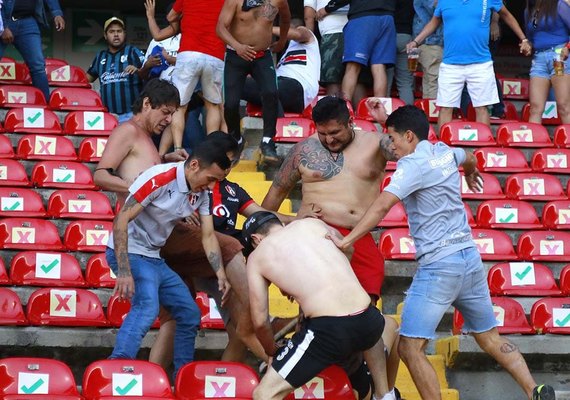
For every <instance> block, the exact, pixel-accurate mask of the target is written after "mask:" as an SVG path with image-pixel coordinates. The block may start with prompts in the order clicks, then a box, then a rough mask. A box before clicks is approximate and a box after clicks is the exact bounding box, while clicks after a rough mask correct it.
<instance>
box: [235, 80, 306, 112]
mask: <svg viewBox="0 0 570 400" xmlns="http://www.w3.org/2000/svg"><path fill="white" fill-rule="evenodd" d="M277 90H278V92H279V105H278V107H279V108H278V110H277V115H278V116H279V117H282V116H283V115H284V112H291V113H299V114H300V113H302V112H303V110H304V109H305V92H304V90H303V85H301V84H300V83H299V81H298V80H296V79H293V78H286V77H284V76H279V77H277ZM241 98H242V99H244V100H245V101H247V102H248V103H251V104H255V105H256V106H261V105H262V101H261V92H260V91H259V86H258V85H257V82H255V80H254V79H253V78H251V77H248V78H247V79H246V80H245V85H244V88H243V94H242V96H241Z"/></svg>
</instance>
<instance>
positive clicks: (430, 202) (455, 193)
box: [384, 140, 475, 264]
mask: <svg viewBox="0 0 570 400" xmlns="http://www.w3.org/2000/svg"><path fill="white" fill-rule="evenodd" d="M465 157H466V156H465V151H464V150H462V149H456V148H452V147H449V146H447V145H446V144H444V143H441V142H438V143H436V144H431V143H429V142H428V141H427V140H422V141H421V142H420V143H419V144H418V145H417V147H416V150H415V151H414V152H413V153H412V154H409V155H407V156H405V157H402V158H401V159H400V160H398V164H397V168H396V171H395V172H394V175H392V180H391V181H390V184H389V185H388V186H387V187H386V188H385V189H384V190H385V191H387V192H390V193H392V194H394V195H395V196H397V197H398V198H399V199H400V200H402V202H403V203H404V207H405V208H406V212H407V214H408V224H409V226H410V234H411V235H412V238H413V239H414V243H415V246H416V259H417V260H418V262H419V263H420V264H429V263H432V262H434V261H437V260H439V259H441V258H443V257H445V256H447V255H449V254H453V253H455V252H457V251H459V250H461V249H465V248H467V247H472V246H475V243H474V242H473V239H472V236H471V228H470V227H469V224H468V222H467V215H466V214H465V208H464V206H463V203H462V201H461V187H460V185H461V178H460V175H459V169H458V167H459V165H461V164H462V163H463V162H464V161H465Z"/></svg>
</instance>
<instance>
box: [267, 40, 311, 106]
mask: <svg viewBox="0 0 570 400" xmlns="http://www.w3.org/2000/svg"><path fill="white" fill-rule="evenodd" d="M307 31H308V32H310V31H309V30H308V29H307ZM311 35H313V40H312V41H311V42H309V43H299V42H296V41H294V40H290V41H289V46H288V47H287V50H286V51H285V53H284V54H283V57H281V59H280V60H279V63H277V70H276V74H277V76H283V77H286V78H292V79H295V80H297V81H298V82H299V83H300V84H301V85H302V86H303V92H304V94H305V96H304V100H305V107H307V106H308V105H309V104H311V102H312V101H313V100H314V99H315V97H317V94H318V92H319V76H320V73H321V53H320V52H319V43H318V42H317V38H316V37H315V35H314V34H313V32H311Z"/></svg>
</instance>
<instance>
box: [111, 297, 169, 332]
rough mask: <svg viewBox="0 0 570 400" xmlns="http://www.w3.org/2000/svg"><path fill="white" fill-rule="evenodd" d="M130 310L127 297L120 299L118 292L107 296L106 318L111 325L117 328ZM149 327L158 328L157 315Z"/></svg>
mask: <svg viewBox="0 0 570 400" xmlns="http://www.w3.org/2000/svg"><path fill="white" fill-rule="evenodd" d="M130 310H131V302H130V301H129V300H128V299H120V298H119V295H118V294H114V295H112V296H111V297H109V302H108V303H107V320H108V321H109V324H110V325H111V326H114V327H116V328H119V327H120V326H121V325H122V324H123V321H124V320H125V318H126V317H127V314H128V313H129V311H130ZM151 328H155V329H158V328H160V321H159V319H158V317H157V318H156V320H155V321H154V323H153V324H152V325H151Z"/></svg>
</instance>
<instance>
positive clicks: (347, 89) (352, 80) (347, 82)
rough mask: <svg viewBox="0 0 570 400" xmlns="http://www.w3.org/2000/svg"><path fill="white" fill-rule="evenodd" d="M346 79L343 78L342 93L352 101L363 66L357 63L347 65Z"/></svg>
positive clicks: (345, 70)
mask: <svg viewBox="0 0 570 400" xmlns="http://www.w3.org/2000/svg"><path fill="white" fill-rule="evenodd" d="M344 67H345V69H344V77H343V78H342V86H341V88H342V89H341V91H342V94H343V95H344V97H345V98H346V99H348V100H349V101H350V99H352V96H353V95H354V89H355V87H356V83H357V81H358V74H359V73H360V69H361V68H362V65H360V64H358V63H355V62H348V63H346V64H345V66H344Z"/></svg>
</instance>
